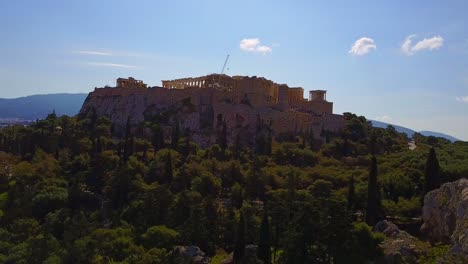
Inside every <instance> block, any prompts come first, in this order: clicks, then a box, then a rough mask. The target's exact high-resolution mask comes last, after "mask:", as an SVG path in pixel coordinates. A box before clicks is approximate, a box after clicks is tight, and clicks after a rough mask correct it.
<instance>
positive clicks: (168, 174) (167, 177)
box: [163, 152, 174, 183]
mask: <svg viewBox="0 0 468 264" xmlns="http://www.w3.org/2000/svg"><path fill="white" fill-rule="evenodd" d="M173 173H174V172H173V170H172V157H171V152H168V153H167V156H166V163H165V165H164V180H163V182H164V183H171V182H172V178H173Z"/></svg>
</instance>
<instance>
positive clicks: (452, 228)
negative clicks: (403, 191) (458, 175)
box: [421, 179, 468, 257]
mask: <svg viewBox="0 0 468 264" xmlns="http://www.w3.org/2000/svg"><path fill="white" fill-rule="evenodd" d="M422 218H423V222H424V224H423V225H422V226H421V232H423V233H424V234H425V235H427V236H428V238H429V239H430V240H431V242H442V243H450V244H451V245H452V248H451V249H450V253H453V254H457V255H463V256H465V257H466V256H468V180H467V179H460V180H458V181H455V182H450V183H445V184H443V185H442V186H441V187H440V188H439V189H436V190H433V191H431V192H429V193H427V194H426V196H425V197H424V206H423V211H422Z"/></svg>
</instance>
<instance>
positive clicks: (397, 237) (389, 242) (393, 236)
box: [374, 220, 427, 264]
mask: <svg viewBox="0 0 468 264" xmlns="http://www.w3.org/2000/svg"><path fill="white" fill-rule="evenodd" d="M374 230H375V231H376V232H381V233H383V234H384V235H385V236H386V239H385V240H384V242H383V243H382V245H381V247H382V249H383V251H384V259H383V261H382V263H385V264H400V263H417V260H418V258H419V257H420V256H421V255H423V254H425V253H426V250H427V247H426V245H425V244H424V243H423V242H421V241H419V240H418V239H417V238H415V237H413V236H412V235H410V234H408V233H407V232H405V231H402V230H400V229H399V228H398V227H397V226H396V225H395V224H393V223H392V222H390V221H387V220H383V221H380V222H378V223H377V224H376V225H375V228H374Z"/></svg>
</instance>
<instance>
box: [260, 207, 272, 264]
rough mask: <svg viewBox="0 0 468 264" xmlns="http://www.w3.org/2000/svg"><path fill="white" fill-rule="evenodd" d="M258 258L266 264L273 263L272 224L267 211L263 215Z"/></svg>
mask: <svg viewBox="0 0 468 264" xmlns="http://www.w3.org/2000/svg"><path fill="white" fill-rule="evenodd" d="M258 258H259V259H260V260H261V261H263V263H264V264H270V263H271V241H270V224H269V221H268V213H267V211H266V210H265V212H264V213H263V219H262V223H261V225H260V239H259V242H258Z"/></svg>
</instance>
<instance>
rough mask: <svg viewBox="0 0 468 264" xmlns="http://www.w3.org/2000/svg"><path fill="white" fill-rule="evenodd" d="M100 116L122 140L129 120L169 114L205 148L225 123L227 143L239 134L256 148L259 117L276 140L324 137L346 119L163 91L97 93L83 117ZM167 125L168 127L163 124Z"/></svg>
mask: <svg viewBox="0 0 468 264" xmlns="http://www.w3.org/2000/svg"><path fill="white" fill-rule="evenodd" d="M90 111H95V112H96V114H97V116H98V117H100V116H104V115H105V116H108V117H109V118H110V119H111V121H112V123H113V125H114V131H115V132H116V133H117V135H118V134H119V133H120V134H121V133H123V131H124V130H125V126H126V123H127V120H130V122H131V123H132V124H138V123H140V122H142V121H144V120H145V116H151V115H155V114H164V115H166V121H167V124H165V125H168V126H170V125H171V124H173V123H174V122H178V123H179V124H180V125H181V127H182V128H188V129H190V131H191V132H192V133H193V137H194V140H195V141H196V142H198V143H200V144H202V145H207V144H210V143H213V141H214V137H213V133H210V132H213V131H214V130H216V129H217V128H219V126H220V124H219V121H220V120H221V121H223V120H224V121H225V122H226V125H227V130H228V140H230V141H233V139H234V138H235V136H236V135H237V134H239V135H241V136H242V139H244V140H245V141H246V143H247V144H248V143H252V141H253V139H254V138H255V133H256V129H257V128H258V127H257V125H258V122H259V118H260V119H261V120H263V121H264V122H265V123H266V124H269V123H270V122H271V126H272V130H273V133H274V135H275V134H276V135H278V134H281V133H288V132H299V131H305V130H307V129H312V130H313V132H314V134H315V135H319V134H320V130H321V129H322V127H324V128H325V129H329V130H332V131H337V130H339V129H341V127H342V125H343V119H342V117H341V116H338V115H328V116H317V115H313V114H310V113H304V112H298V111H293V110H287V111H284V110H280V109H277V108H275V107H274V106H273V105H272V106H262V107H253V106H251V105H250V104H249V103H248V101H247V102H245V103H234V102H233V100H232V98H230V97H229V94H227V93H226V92H223V91H218V90H216V89H211V88H205V89H196V88H193V89H192V88H188V89H164V88H149V89H146V88H131V89H129V88H97V89H95V91H94V92H91V93H90V94H89V95H88V97H87V98H86V100H85V102H84V104H83V107H82V108H81V111H80V114H87V113H89V112H90ZM163 125H164V124H163Z"/></svg>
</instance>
